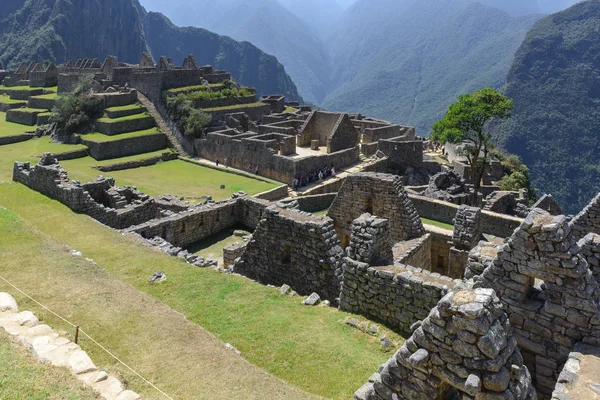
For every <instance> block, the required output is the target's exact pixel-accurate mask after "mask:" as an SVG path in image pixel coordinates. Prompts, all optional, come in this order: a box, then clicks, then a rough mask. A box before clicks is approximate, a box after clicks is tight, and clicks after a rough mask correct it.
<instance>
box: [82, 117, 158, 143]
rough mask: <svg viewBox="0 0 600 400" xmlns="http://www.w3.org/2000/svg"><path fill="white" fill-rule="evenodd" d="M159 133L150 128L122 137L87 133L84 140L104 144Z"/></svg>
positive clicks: (122, 135)
mask: <svg viewBox="0 0 600 400" xmlns="http://www.w3.org/2000/svg"><path fill="white" fill-rule="evenodd" d="M109 120H110V119H109ZM110 121H113V120H110ZM157 133H161V132H160V129H158V128H150V129H146V130H143V131H136V132H130V133H122V134H120V135H115V136H109V135H105V134H103V133H98V132H96V133H86V134H85V135H82V138H83V139H85V140H89V141H91V142H97V143H102V142H114V141H115V140H122V139H129V138H133V137H140V136H146V135H155V134H157Z"/></svg>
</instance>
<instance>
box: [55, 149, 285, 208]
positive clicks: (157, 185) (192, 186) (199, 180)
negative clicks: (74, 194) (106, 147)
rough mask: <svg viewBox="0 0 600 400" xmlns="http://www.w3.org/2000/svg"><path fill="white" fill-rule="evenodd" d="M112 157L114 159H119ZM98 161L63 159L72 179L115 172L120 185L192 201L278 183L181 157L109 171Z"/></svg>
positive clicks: (255, 190) (260, 189)
mask: <svg viewBox="0 0 600 400" xmlns="http://www.w3.org/2000/svg"><path fill="white" fill-rule="evenodd" d="M109 161H111V163H114V162H115V161H116V160H109ZM97 164H98V163H97V162H96V161H93V159H91V158H90V159H88V158H86V159H76V160H67V161H62V162H61V165H62V166H63V167H64V168H65V169H66V170H67V171H68V172H69V178H71V179H76V180H80V181H89V180H93V179H96V177H98V175H104V176H111V177H113V178H115V180H116V184H117V185H118V186H136V187H137V188H138V189H139V190H141V191H142V192H144V193H146V194H149V195H151V196H159V195H163V194H166V193H169V194H172V195H173V196H179V197H184V198H185V199H186V200H189V201H190V202H194V199H193V198H194V197H198V196H212V198H213V200H223V199H226V198H229V197H231V195H232V194H233V193H235V192H239V191H240V190H243V191H245V192H246V193H248V194H258V193H262V192H266V191H267V190H271V189H274V188H275V187H277V185H276V184H275V183H268V182H263V181H259V180H257V179H252V178H247V177H245V176H240V175H236V174H230V173H227V172H223V171H218V170H214V169H212V168H208V167H203V166H201V165H196V164H191V163H187V162H185V161H181V160H174V161H167V162H161V163H158V164H156V165H152V166H149V167H140V168H134V169H128V170H123V171H112V172H106V173H102V172H99V171H97V170H94V169H91V166H92V165H97ZM221 185H225V189H221V188H220V187H221Z"/></svg>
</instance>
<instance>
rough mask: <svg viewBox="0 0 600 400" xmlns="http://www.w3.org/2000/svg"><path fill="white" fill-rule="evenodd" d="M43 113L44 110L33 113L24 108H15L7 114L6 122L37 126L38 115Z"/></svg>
mask: <svg viewBox="0 0 600 400" xmlns="http://www.w3.org/2000/svg"><path fill="white" fill-rule="evenodd" d="M43 112H44V110H39V111H31V110H27V109H23V108H13V109H12V110H8V111H7V112H6V122H14V123H16V124H21V125H29V126H35V125H37V115H38V114H41V113H43Z"/></svg>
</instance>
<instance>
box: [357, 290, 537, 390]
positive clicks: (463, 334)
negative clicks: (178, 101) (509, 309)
mask: <svg viewBox="0 0 600 400" xmlns="http://www.w3.org/2000/svg"><path fill="white" fill-rule="evenodd" d="M417 325H418V327H416V330H415V331H414V333H413V335H412V337H411V338H409V339H408V340H407V341H406V342H405V344H404V345H403V346H402V347H401V348H400V349H399V350H398V351H397V352H396V354H394V356H393V357H392V358H391V359H390V360H388V361H387V362H386V363H385V364H384V365H382V366H381V368H380V369H379V371H378V372H377V373H376V374H375V375H373V376H372V377H371V378H370V379H369V382H368V383H367V384H365V385H364V386H363V387H361V388H360V389H359V390H358V391H357V392H356V393H355V395H354V399H355V400H388V399H390V400H391V399H407V400H421V399H480V400H496V399H507V400H508V399H514V400H520V399H535V398H536V394H535V390H534V388H533V386H532V383H531V378H530V375H529V372H528V370H527V367H526V366H525V365H524V364H523V358H522V356H521V354H520V352H519V349H518V347H517V341H516V340H515V338H514V337H513V336H512V334H511V332H512V329H511V326H510V322H509V319H508V315H507V314H506V313H505V312H504V310H503V306H502V302H501V301H500V300H499V299H498V297H497V296H496V295H495V293H494V291H493V290H491V289H472V288H469V287H466V285H464V284H461V288H457V290H456V291H452V292H450V293H448V294H447V295H446V296H444V298H443V299H441V300H440V301H439V303H438V304H437V306H436V307H434V308H433V309H432V310H431V312H430V313H429V316H428V317H427V318H425V319H424V320H423V321H422V322H421V323H420V324H417Z"/></svg>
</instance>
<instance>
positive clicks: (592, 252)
mask: <svg viewBox="0 0 600 400" xmlns="http://www.w3.org/2000/svg"><path fill="white" fill-rule="evenodd" d="M577 245H578V246H579V247H581V251H582V253H583V256H584V257H585V260H586V261H587V263H588V265H589V267H590V270H591V271H592V274H593V275H594V278H596V281H597V282H599V283H600V235H597V234H595V233H588V234H587V235H586V236H585V237H584V238H583V239H580V240H579V242H577Z"/></svg>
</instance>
